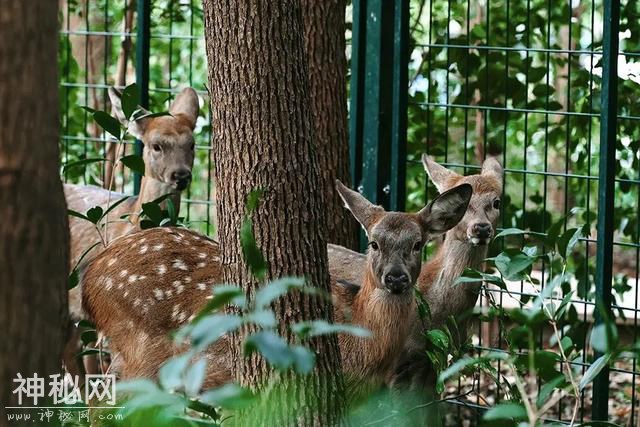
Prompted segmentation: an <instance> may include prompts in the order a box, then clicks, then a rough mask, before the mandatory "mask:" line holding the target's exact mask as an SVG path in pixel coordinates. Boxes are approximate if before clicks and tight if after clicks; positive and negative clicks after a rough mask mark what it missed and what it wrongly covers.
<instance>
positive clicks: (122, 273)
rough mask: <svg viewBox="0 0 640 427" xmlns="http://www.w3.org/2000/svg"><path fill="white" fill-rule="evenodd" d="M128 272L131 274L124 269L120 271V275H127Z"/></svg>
mask: <svg viewBox="0 0 640 427" xmlns="http://www.w3.org/2000/svg"><path fill="white" fill-rule="evenodd" d="M128 274H129V272H128V271H127V270H122V271H121V272H120V277H127V275H128Z"/></svg>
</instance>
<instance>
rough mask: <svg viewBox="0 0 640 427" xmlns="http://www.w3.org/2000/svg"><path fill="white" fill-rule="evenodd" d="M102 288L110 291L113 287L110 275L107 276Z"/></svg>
mask: <svg viewBox="0 0 640 427" xmlns="http://www.w3.org/2000/svg"><path fill="white" fill-rule="evenodd" d="M104 288H105V289H106V290H107V291H110V290H111V288H113V279H112V278H111V277H108V278H107V282H106V283H105V286H104Z"/></svg>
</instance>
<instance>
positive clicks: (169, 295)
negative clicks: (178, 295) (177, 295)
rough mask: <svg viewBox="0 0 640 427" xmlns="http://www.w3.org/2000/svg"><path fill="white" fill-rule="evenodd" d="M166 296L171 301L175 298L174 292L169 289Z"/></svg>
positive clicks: (165, 292)
mask: <svg viewBox="0 0 640 427" xmlns="http://www.w3.org/2000/svg"><path fill="white" fill-rule="evenodd" d="M164 294H165V295H166V296H167V299H169V298H171V297H172V296H173V291H172V290H171V289H167V290H166V291H164Z"/></svg>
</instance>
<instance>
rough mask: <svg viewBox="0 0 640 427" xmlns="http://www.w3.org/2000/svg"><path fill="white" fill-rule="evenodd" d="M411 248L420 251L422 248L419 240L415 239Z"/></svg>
mask: <svg viewBox="0 0 640 427" xmlns="http://www.w3.org/2000/svg"><path fill="white" fill-rule="evenodd" d="M413 250H414V251H416V252H419V251H421V250H422V242H421V241H417V242H416V243H414V245H413Z"/></svg>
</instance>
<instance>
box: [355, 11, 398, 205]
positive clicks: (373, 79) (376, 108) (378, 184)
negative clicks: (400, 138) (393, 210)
mask: <svg viewBox="0 0 640 427" xmlns="http://www.w3.org/2000/svg"><path fill="white" fill-rule="evenodd" d="M392 18H393V2H385V1H384V0H368V1H367V14H366V20H367V24H366V26H367V28H366V31H367V43H366V47H365V50H366V61H367V62H366V72H365V74H364V97H365V102H364V106H363V112H364V117H363V129H362V181H361V185H362V193H363V194H364V196H365V197H367V198H368V199H369V200H370V201H371V202H373V203H375V204H379V205H383V206H385V207H389V191H390V188H389V182H388V176H389V170H390V168H389V162H388V159H389V157H390V148H391V147H390V139H391V138H390V137H391V110H390V109H391V84H390V78H391V63H390V62H391V61H392V54H391V53H392V51H391V49H392V46H393V39H392V37H393V19H392Z"/></svg>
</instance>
